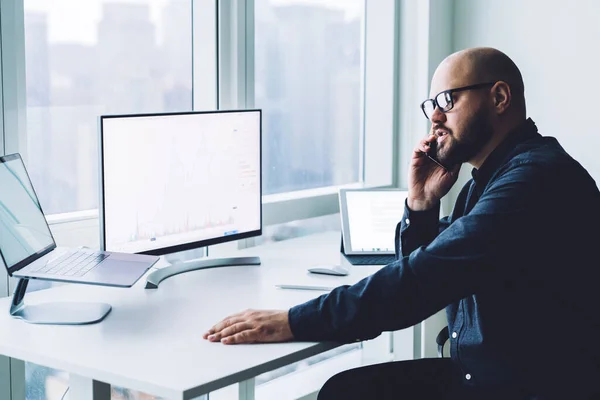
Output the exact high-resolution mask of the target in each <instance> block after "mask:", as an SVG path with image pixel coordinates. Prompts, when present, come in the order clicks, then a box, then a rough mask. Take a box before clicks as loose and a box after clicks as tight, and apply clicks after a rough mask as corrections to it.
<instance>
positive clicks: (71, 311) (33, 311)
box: [10, 278, 112, 325]
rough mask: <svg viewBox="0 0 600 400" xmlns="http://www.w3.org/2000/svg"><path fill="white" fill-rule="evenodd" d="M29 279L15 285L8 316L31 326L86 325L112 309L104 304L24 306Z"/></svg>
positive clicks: (101, 318)
mask: <svg viewBox="0 0 600 400" xmlns="http://www.w3.org/2000/svg"><path fill="white" fill-rule="evenodd" d="M28 283H29V279H27V278H21V279H19V282H18V283H17V287H16V288H15V292H14V294H13V298H12V302H11V303H10V315H12V316H13V317H14V318H18V319H22V320H24V321H26V322H29V323H31V324H46V325H87V324H95V323H96V322H100V321H102V320H103V319H104V317H106V315H107V314H108V313H109V312H110V310H111V309H112V307H111V306H110V304H105V303H87V302H86V303H78V302H55V303H42V304H36V305H25V302H24V298H25V292H26V291H27V284H28Z"/></svg>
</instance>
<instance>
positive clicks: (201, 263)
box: [146, 257, 260, 289]
mask: <svg viewBox="0 0 600 400" xmlns="http://www.w3.org/2000/svg"><path fill="white" fill-rule="evenodd" d="M238 265H260V257H228V258H211V259H200V260H192V261H186V262H182V263H176V264H171V265H170V266H168V267H164V268H160V269H157V270H156V271H154V272H152V273H150V274H149V275H148V278H147V279H146V289H156V288H158V285H159V284H160V283H161V282H162V281H164V280H165V279H167V278H170V277H171V276H174V275H178V274H183V273H185V272H189V271H196V270H198V269H205V268H216V267H233V266H238Z"/></svg>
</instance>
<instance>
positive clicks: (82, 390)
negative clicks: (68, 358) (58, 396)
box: [68, 374, 110, 400]
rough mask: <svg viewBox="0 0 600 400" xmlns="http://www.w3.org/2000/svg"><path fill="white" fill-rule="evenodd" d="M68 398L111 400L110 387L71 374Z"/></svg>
mask: <svg viewBox="0 0 600 400" xmlns="http://www.w3.org/2000/svg"><path fill="white" fill-rule="evenodd" d="M68 396H69V399H71V400H110V385H109V384H108V383H104V382H99V381H95V380H93V379H90V378H86V377H83V376H80V375H75V374H70V375H69V394H68Z"/></svg>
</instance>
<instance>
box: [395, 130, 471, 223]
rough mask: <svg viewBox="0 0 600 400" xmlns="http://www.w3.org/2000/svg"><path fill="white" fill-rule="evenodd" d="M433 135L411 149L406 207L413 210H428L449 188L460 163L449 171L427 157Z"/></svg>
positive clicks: (434, 137)
mask: <svg viewBox="0 0 600 400" xmlns="http://www.w3.org/2000/svg"><path fill="white" fill-rule="evenodd" d="M435 140H436V136H435V135H430V136H429V137H428V138H426V139H423V140H421V141H420V142H419V144H418V145H417V147H415V149H414V150H413V155H412V159H411V161H410V169H409V172H408V198H407V203H408V207H409V208H410V209H411V210H413V211H421V210H428V209H430V208H432V207H433V206H434V205H435V204H437V202H438V201H440V199H441V198H442V197H443V196H444V195H445V194H446V193H448V191H449V190H450V188H451V187H452V185H454V183H455V182H456V179H457V178H458V172H459V171H460V164H458V165H454V166H452V167H451V169H450V170H449V171H446V170H445V169H443V168H441V167H440V166H439V165H437V164H436V163H434V162H433V161H431V160H430V159H429V158H428V157H427V154H426V153H427V152H428V151H429V149H430V143H431V142H433V141H435Z"/></svg>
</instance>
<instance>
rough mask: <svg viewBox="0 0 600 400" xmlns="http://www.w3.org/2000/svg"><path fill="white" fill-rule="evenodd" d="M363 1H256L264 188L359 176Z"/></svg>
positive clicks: (290, 188)
mask: <svg viewBox="0 0 600 400" xmlns="http://www.w3.org/2000/svg"><path fill="white" fill-rule="evenodd" d="M363 17H364V0H319V1H309V0H255V18H256V23H255V49H254V50H255V71H256V72H255V88H254V89H255V104H256V106H257V107H260V108H262V109H263V110H264V118H263V166H264V169H263V179H264V186H263V193H264V194H273V193H281V192H288V191H293V190H301V189H309V188H316V187H324V186H331V185H341V184H346V183H351V182H357V181H360V180H362V172H361V171H360V170H359V169H360V168H359V166H360V163H359V161H360V157H361V154H359V153H360V149H361V146H360V141H361V138H362V135H361V132H362V129H361V112H362V107H361V103H362V101H361V81H362V69H361V58H362V57H361V53H362V50H363V48H362V44H361V43H362V37H361V25H362V19H363Z"/></svg>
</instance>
